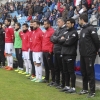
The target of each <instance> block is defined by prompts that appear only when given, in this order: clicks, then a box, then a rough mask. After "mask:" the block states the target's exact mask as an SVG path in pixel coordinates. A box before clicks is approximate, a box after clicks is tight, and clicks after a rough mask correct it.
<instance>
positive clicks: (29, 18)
mask: <svg viewBox="0 0 100 100" xmlns="http://www.w3.org/2000/svg"><path fill="white" fill-rule="evenodd" d="M30 20H32V15H31V14H29V16H28V17H27V21H26V22H30Z"/></svg>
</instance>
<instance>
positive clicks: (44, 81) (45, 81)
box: [40, 79, 49, 83]
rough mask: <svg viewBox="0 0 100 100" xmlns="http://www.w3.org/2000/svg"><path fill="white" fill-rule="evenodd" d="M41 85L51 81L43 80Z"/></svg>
mask: <svg viewBox="0 0 100 100" xmlns="http://www.w3.org/2000/svg"><path fill="white" fill-rule="evenodd" d="M40 83H49V80H45V79H43V80H41V82H40Z"/></svg>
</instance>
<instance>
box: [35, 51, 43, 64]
mask: <svg viewBox="0 0 100 100" xmlns="http://www.w3.org/2000/svg"><path fill="white" fill-rule="evenodd" d="M42 54H43V53H42V52H33V61H34V62H36V63H43V55H42Z"/></svg>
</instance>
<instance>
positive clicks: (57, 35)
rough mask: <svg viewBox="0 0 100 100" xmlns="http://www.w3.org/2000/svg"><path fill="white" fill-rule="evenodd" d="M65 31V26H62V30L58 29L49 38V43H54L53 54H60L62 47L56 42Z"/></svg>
mask: <svg viewBox="0 0 100 100" xmlns="http://www.w3.org/2000/svg"><path fill="white" fill-rule="evenodd" d="M65 31H66V26H63V27H62V28H58V29H57V30H56V31H55V33H54V34H53V36H52V37H51V42H53V43H54V48H53V52H54V53H56V54H61V49H62V45H61V44H60V43H59V41H58V40H59V38H60V37H61V36H62V35H63V33H64V32H65Z"/></svg>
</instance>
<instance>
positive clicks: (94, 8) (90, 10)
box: [88, 4, 97, 14]
mask: <svg viewBox="0 0 100 100" xmlns="http://www.w3.org/2000/svg"><path fill="white" fill-rule="evenodd" d="M94 10H97V8H96V5H94V4H92V7H91V9H89V10H88V14H92V13H93V12H94Z"/></svg>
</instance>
